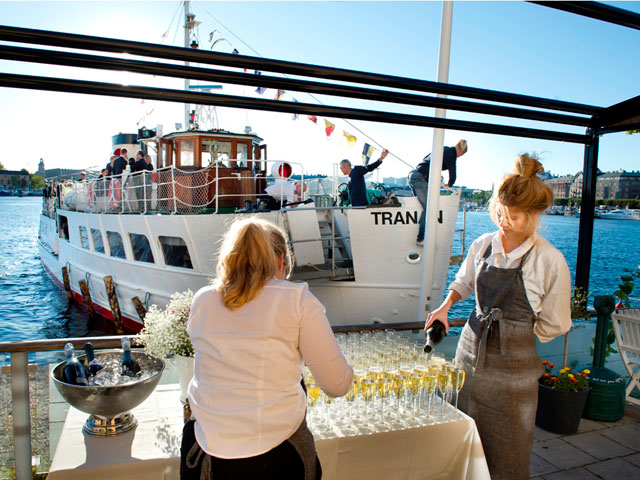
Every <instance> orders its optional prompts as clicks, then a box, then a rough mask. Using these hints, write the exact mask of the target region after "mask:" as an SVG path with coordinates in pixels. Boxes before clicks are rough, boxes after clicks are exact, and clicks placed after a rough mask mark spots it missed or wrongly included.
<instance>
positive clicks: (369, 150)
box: [362, 143, 377, 166]
mask: <svg viewBox="0 0 640 480" xmlns="http://www.w3.org/2000/svg"><path fill="white" fill-rule="evenodd" d="M376 150H377V149H376V148H375V147H372V146H371V145H369V144H368V143H365V144H364V148H363V149H362V161H363V162H364V164H365V166H366V165H369V160H371V155H373V152H375V151H376Z"/></svg>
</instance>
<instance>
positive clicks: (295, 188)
mask: <svg viewBox="0 0 640 480" xmlns="http://www.w3.org/2000/svg"><path fill="white" fill-rule="evenodd" d="M306 191H307V185H306V184H304V183H298V182H293V183H291V182H278V183H274V184H273V185H271V186H269V187H267V188H265V189H264V191H263V192H262V194H261V196H262V197H261V198H262V200H264V201H265V202H266V208H267V209H268V210H280V209H281V208H282V207H284V206H285V205H289V204H291V203H297V202H301V201H302V200H304V192H306Z"/></svg>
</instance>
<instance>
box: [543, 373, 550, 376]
mask: <svg viewBox="0 0 640 480" xmlns="http://www.w3.org/2000/svg"><path fill="white" fill-rule="evenodd" d="M550 376H551V375H549V374H548V373H545V374H544V375H543V377H550Z"/></svg>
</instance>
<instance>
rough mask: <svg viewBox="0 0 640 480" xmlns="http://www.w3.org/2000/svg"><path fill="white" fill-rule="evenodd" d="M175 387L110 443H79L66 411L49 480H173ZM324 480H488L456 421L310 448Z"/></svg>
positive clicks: (464, 422)
mask: <svg viewBox="0 0 640 480" xmlns="http://www.w3.org/2000/svg"><path fill="white" fill-rule="evenodd" d="M179 395H180V391H179V386H178V385H160V386H159V387H158V388H157V389H156V390H155V392H154V393H153V394H151V396H150V397H149V398H148V399H147V400H145V401H144V402H143V403H142V404H141V405H140V406H138V407H136V408H135V409H134V410H133V414H134V416H135V417H136V418H137V420H138V427H137V428H136V429H135V430H132V431H130V432H127V433H125V434H123V435H119V436H117V437H112V438H96V437H90V436H87V435H84V434H83V433H82V426H83V425H84V422H85V420H86V419H87V417H88V415H87V414H86V413H83V412H80V411H79V410H76V409H75V408H73V407H71V408H70V409H69V413H68V414H67V419H66V421H65V425H64V428H63V431H62V435H61V436H60V441H59V443H58V448H57V450H56V454H55V456H54V458H53V463H52V464H51V468H50V471H49V477H48V478H49V480H60V479H77V478H85V479H90V480H98V479H109V480H116V479H117V480H129V479H131V480H155V479H167V480H178V479H179V478H180V458H179V457H180V440H181V438H182V426H183V421H182V408H181V405H180V401H179ZM316 445H317V449H318V456H319V457H320V462H321V463H322V470H323V480H341V479H345V480H347V479H348V480H357V479H363V480H364V479H367V480H374V479H381V480H382V479H384V480H394V479H426V478H429V479H465V480H489V471H488V469H487V463H486V460H485V458H484V452H483V450H482V445H481V443H480V438H479V436H478V431H477V429H476V426H475V423H474V422H473V420H471V419H470V418H469V417H466V416H464V417H461V419H460V420H459V421H455V422H447V423H442V424H437V425H429V426H425V427H420V428H411V429H407V430H402V431H392V432H384V433H376V434H373V435H362V436H357V437H343V438H335V439H327V440H319V441H317V442H316Z"/></svg>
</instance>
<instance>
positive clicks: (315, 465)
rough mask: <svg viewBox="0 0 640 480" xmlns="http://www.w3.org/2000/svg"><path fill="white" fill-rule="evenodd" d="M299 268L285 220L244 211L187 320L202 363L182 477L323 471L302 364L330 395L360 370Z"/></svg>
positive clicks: (192, 394)
mask: <svg viewBox="0 0 640 480" xmlns="http://www.w3.org/2000/svg"><path fill="white" fill-rule="evenodd" d="M290 270H291V257H290V254H289V249H288V246H287V243H286V238H285V235H284V233H283V232H282V230H281V229H280V228H278V227H277V226H276V225H274V224H272V223H269V222H267V221H265V220H260V219H256V218H249V219H243V220H240V221H237V222H235V223H234V224H232V226H231V228H230V229H229V231H228V232H227V233H226V234H225V236H224V239H223V243H222V247H221V249H220V254H219V258H218V266H217V274H218V276H217V278H216V279H215V280H214V281H213V282H212V284H211V285H210V286H207V287H204V288H202V289H201V290H199V291H198V292H197V293H196V294H195V296H194V297H193V303H192V305H191V313H190V316H189V323H188V326H187V331H188V332H189V335H190V337H191V341H192V343H193V347H194V351H195V362H194V377H193V380H192V381H191V384H190V385H189V390H188V398H189V404H190V406H191V409H192V412H193V416H192V420H190V421H189V422H187V424H185V427H184V431H183V439H182V446H181V466H180V476H181V478H182V479H186V478H198V479H199V478H215V479H216V480H224V479H239V478H255V479H274V480H275V479H283V478H287V479H288V478H291V479H301V480H302V479H304V480H309V479H315V478H320V468H319V462H318V460H317V457H316V451H315V445H314V442H313V436H312V435H311V432H310V431H309V429H308V428H307V425H306V422H305V413H306V396H305V392H304V387H303V384H301V378H302V373H303V372H302V369H303V366H304V363H306V364H307V365H308V367H309V369H310V370H311V372H312V374H313V376H314V379H315V381H316V383H317V384H318V385H319V386H320V388H322V389H323V390H324V391H325V392H326V393H327V394H328V395H330V396H340V395H344V394H345V393H347V391H348V390H349V388H350V387H351V383H352V378H353V371H352V369H351V367H350V366H349V365H348V364H347V362H346V360H345V358H344V356H343V355H342V352H341V351H340V348H339V347H338V344H337V342H336V340H335V337H334V335H333V332H332V330H331V327H330V325H329V322H328V320H327V317H326V315H325V309H324V307H323V306H322V304H321V303H320V302H319V301H318V300H317V299H316V298H315V297H314V296H313V295H312V294H311V293H310V292H309V288H308V285H307V284H306V283H292V282H289V281H287V280H286V278H287V277H288V275H289V272H290ZM201 473H202V477H200V474H201Z"/></svg>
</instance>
